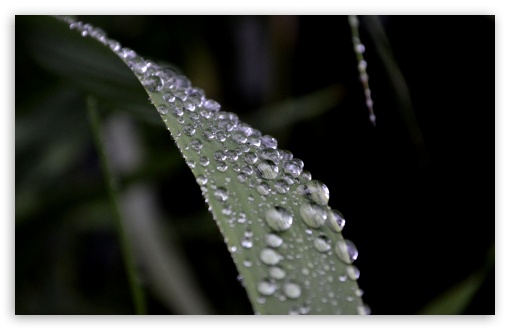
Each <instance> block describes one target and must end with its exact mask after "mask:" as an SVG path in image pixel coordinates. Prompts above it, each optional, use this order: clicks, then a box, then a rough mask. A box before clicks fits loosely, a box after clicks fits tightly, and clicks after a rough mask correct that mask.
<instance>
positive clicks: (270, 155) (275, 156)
mask: <svg viewBox="0 0 510 330" xmlns="http://www.w3.org/2000/svg"><path fill="white" fill-rule="evenodd" d="M260 158H262V159H266V160H270V161H272V162H273V163H275V164H278V163H279V162H280V160H281V155H280V151H279V150H278V149H271V148H266V149H263V150H262V151H261V152H260Z"/></svg>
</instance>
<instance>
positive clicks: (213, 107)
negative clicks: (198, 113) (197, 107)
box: [204, 100, 221, 111]
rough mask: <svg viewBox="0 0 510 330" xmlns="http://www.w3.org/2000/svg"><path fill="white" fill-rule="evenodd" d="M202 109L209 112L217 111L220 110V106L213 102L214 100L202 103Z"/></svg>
mask: <svg viewBox="0 0 510 330" xmlns="http://www.w3.org/2000/svg"><path fill="white" fill-rule="evenodd" d="M204 108H206V109H207V110H211V111H219V110H220V108H221V105H220V104H219V103H218V102H216V101H214V100H207V101H205V102H204Z"/></svg>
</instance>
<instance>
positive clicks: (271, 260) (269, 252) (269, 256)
mask: <svg viewBox="0 0 510 330" xmlns="http://www.w3.org/2000/svg"><path fill="white" fill-rule="evenodd" d="M282 259H283V257H282V256H281V255H280V254H279V253H278V252H276V251H275V250H273V249H269V248H266V249H263V250H262V251H260V260H261V261H262V262H263V263H264V264H266V265H269V266H274V265H276V264H278V263H279V262H280V260H282Z"/></svg>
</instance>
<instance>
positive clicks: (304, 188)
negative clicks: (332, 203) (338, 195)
mask: <svg viewBox="0 0 510 330" xmlns="http://www.w3.org/2000/svg"><path fill="white" fill-rule="evenodd" d="M296 192H297V193H298V194H300V195H302V196H303V197H305V198H306V199H308V200H311V201H313V202H315V203H317V204H319V205H327V204H328V201H329V189H328V187H327V186H326V185H325V184H324V183H322V182H320V181H318V180H311V181H309V182H307V183H305V184H303V185H301V186H299V187H298V188H297V190H296Z"/></svg>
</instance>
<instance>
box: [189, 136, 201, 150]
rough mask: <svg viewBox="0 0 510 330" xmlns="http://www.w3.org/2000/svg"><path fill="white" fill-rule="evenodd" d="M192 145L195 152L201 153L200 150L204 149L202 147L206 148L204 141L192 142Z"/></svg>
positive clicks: (194, 140)
mask: <svg viewBox="0 0 510 330" xmlns="http://www.w3.org/2000/svg"><path fill="white" fill-rule="evenodd" d="M190 145H191V148H192V149H193V150H195V151H200V149H202V147H203V146H204V145H203V144H202V141H200V140H199V139H193V140H191V142H190Z"/></svg>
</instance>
